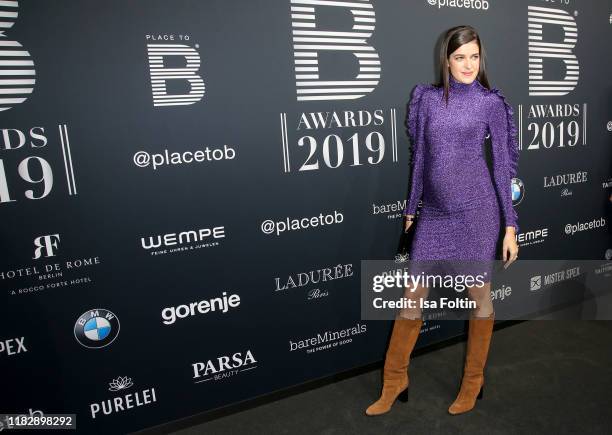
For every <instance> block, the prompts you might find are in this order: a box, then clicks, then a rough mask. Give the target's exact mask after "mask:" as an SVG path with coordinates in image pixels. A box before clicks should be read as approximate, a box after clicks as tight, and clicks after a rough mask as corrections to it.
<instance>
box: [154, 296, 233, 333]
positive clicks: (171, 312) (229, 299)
mask: <svg viewBox="0 0 612 435" xmlns="http://www.w3.org/2000/svg"><path fill="white" fill-rule="evenodd" d="M239 305H240V296H238V295H237V294H232V295H230V296H227V292H223V296H221V297H217V298H212V299H210V300H201V301H199V302H191V303H190V304H189V305H179V306H177V307H166V308H164V309H163V310H162V312H161V316H162V319H163V324H164V325H173V324H174V323H175V322H176V320H177V319H184V318H186V317H191V316H195V315H196V314H206V313H208V312H210V311H221V312H222V313H227V312H228V310H229V309H230V308H236V307H238V306H239Z"/></svg>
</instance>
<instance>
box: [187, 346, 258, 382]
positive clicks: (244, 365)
mask: <svg viewBox="0 0 612 435" xmlns="http://www.w3.org/2000/svg"><path fill="white" fill-rule="evenodd" d="M255 364H257V360H256V359H255V357H254V356H253V353H252V352H251V351H250V350H247V351H246V353H243V352H236V353H234V354H233V355H231V356H227V355H223V356H220V357H218V358H217V359H216V360H210V359H209V360H208V361H206V363H203V362H196V363H193V364H191V367H192V368H193V379H197V380H196V381H194V383H196V384H198V383H200V382H205V381H210V380H215V381H218V380H221V379H225V378H229V377H231V376H235V375H237V374H238V373H240V372H244V371H247V370H252V369H255V368H257V366H256V365H255ZM202 377H203V378H204V379H200V378H202Z"/></svg>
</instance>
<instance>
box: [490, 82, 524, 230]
mask: <svg viewBox="0 0 612 435" xmlns="http://www.w3.org/2000/svg"><path fill="white" fill-rule="evenodd" d="M491 91H492V93H493V94H494V95H493V96H492V97H493V98H494V102H493V104H492V105H491V108H490V111H489V118H488V125H489V131H490V133H491V146H492V153H493V179H494V183H495V189H496V190H497V195H498V197H499V200H500V207H501V209H502V212H503V217H504V223H505V226H514V228H515V230H516V233H518V231H519V226H518V217H517V214H516V210H515V209H514V207H513V206H512V179H513V178H515V177H516V172H517V168H518V157H519V150H518V141H517V137H516V126H515V124H514V119H513V117H512V114H513V111H512V107H511V106H510V105H509V104H508V103H507V102H506V99H505V97H504V96H503V95H502V93H501V92H500V91H499V90H498V89H491Z"/></svg>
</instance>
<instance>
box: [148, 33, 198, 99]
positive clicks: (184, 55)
mask: <svg viewBox="0 0 612 435" xmlns="http://www.w3.org/2000/svg"><path fill="white" fill-rule="evenodd" d="M145 38H146V40H147V54H148V56H149V72H150V75H151V89H152V92H153V106H154V107H160V106H186V105H189V104H194V103H197V102H198V101H200V100H201V99H202V98H203V97H204V89H205V86H204V80H202V77H201V76H200V75H199V74H197V72H198V71H199V70H200V53H198V51H197V49H198V48H199V45H198V44H194V45H191V42H190V40H191V38H190V36H189V35H174V34H164V35H146V36H145ZM185 86H187V88H188V91H187V92H185V91H182V89H184V88H185ZM168 88H174V89H173V90H174V92H171V91H170V89H168Z"/></svg>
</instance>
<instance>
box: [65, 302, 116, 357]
mask: <svg viewBox="0 0 612 435" xmlns="http://www.w3.org/2000/svg"><path fill="white" fill-rule="evenodd" d="M118 335H119V319H118V318H117V316H115V314H113V313H112V312H111V311H109V310H105V309H103V308H95V309H93V310H89V311H86V312H85V313H83V314H81V316H80V317H79V318H78V320H77V321H76V323H75V324H74V337H75V338H76V339H77V341H78V342H79V343H81V345H82V346H85V347H87V348H90V349H99V348H101V347H105V346H108V345H109V344H111V343H112V342H113V341H115V338H117V336H118Z"/></svg>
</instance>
